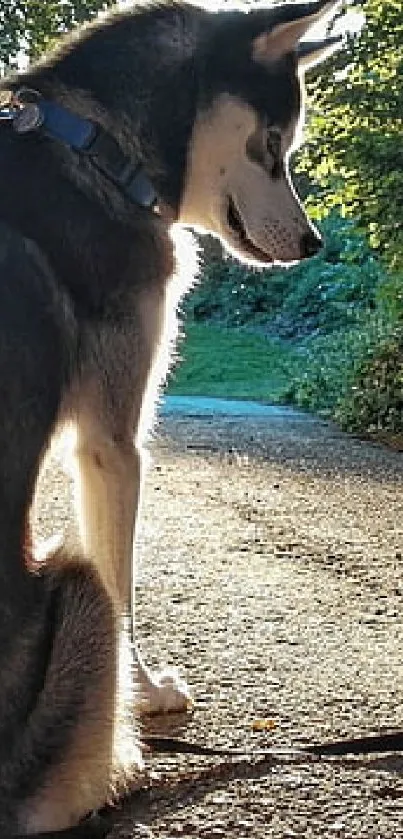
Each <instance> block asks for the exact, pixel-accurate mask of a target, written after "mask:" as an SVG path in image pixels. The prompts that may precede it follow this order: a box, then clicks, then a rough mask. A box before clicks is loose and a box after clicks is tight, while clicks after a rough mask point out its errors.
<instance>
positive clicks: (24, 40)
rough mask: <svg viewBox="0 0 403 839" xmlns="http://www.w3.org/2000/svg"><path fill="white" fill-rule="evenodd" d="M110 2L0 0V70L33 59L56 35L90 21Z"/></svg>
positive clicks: (105, 0)
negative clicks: (24, 58) (24, 57)
mask: <svg viewBox="0 0 403 839" xmlns="http://www.w3.org/2000/svg"><path fill="white" fill-rule="evenodd" d="M111 5H112V2H111V0H0V70H1V71H2V72H3V73H4V72H5V71H7V69H9V68H15V67H16V66H17V64H18V61H19V59H20V58H21V55H25V56H27V57H28V58H30V59H33V58H36V57H37V56H38V55H40V53H42V52H43V51H44V50H45V49H46V48H47V47H49V45H51V44H52V43H53V42H54V41H55V40H56V39H57V38H58V37H59V36H60V35H62V34H63V33H64V32H68V31H69V30H70V29H72V28H73V27H74V26H77V24H80V23H83V22H84V21H87V20H91V19H92V18H93V17H95V16H96V15H97V14H98V12H99V11H101V10H103V9H106V8H107V7H108V6H111Z"/></svg>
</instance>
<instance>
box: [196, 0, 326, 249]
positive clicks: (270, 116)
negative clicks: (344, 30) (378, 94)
mask: <svg viewBox="0 0 403 839" xmlns="http://www.w3.org/2000/svg"><path fill="white" fill-rule="evenodd" d="M335 5H336V2H335V0H332V1H331V2H329V0H317V2H311V3H302V4H301V3H296V4H295V3H294V4H286V5H280V6H274V7H273V8H271V9H269V10H267V9H266V10H264V9H255V10H252V11H250V12H249V13H247V14H245V13H241V12H233V13H231V12H223V13H218V14H217V16H216V20H215V22H214V26H213V27H212V30H210V33H209V38H208V39H206V43H205V44H204V47H203V49H202V50H201V51H200V53H199V56H198V75H199V80H200V92H199V97H200V98H199V110H198V115H197V117H196V121H195V124H194V128H193V134H192V137H191V142H190V148H189V151H188V159H187V170H186V177H185V184H184V190H183V195H182V201H181V209H180V221H182V222H184V223H186V224H190V225H192V226H194V227H196V228H198V229H201V230H204V231H208V232H210V233H213V234H215V235H217V236H219V237H220V239H221V240H222V242H223V243H224V245H225V246H226V247H227V249H229V250H230V252H232V253H234V254H235V255H236V256H237V257H238V258H240V259H241V260H242V261H247V262H250V263H252V264H259V265H268V264H273V263H274V262H280V263H289V262H292V261H295V260H300V259H304V258H306V257H309V256H312V255H313V254H315V253H316V252H317V251H318V250H319V248H320V246H321V238H320V235H319V233H318V231H317V230H316V229H315V227H314V226H313V225H312V224H311V222H310V221H309V220H308V218H307V216H306V213H305V211H304V209H303V207H302V205H301V203H300V201H299V199H298V196H297V194H296V192H295V189H294V187H293V185H292V183H291V179H290V175H289V169H288V161H289V157H290V154H291V152H292V150H293V149H294V148H295V147H296V145H297V143H298V140H299V134H300V128H301V123H302V121H303V90H302V79H303V74H304V71H305V70H306V69H307V68H309V67H311V66H313V65H314V64H317V63H318V62H319V61H320V60H321V59H323V58H324V57H325V56H326V55H328V54H329V53H330V52H331V51H332V50H333V49H334V48H335V46H336V42H337V41H338V39H335V38H327V39H326V40H324V41H322V42H315V43H309V42H306V41H305V42H304V41H301V39H303V38H304V37H305V36H306V34H307V33H308V31H309V29H310V27H311V26H312V25H313V24H315V23H316V22H317V21H318V20H320V19H321V18H322V17H323V16H325V15H328V14H329V12H332V10H334V7H335Z"/></svg>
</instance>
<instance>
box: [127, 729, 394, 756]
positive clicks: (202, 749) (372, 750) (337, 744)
mask: <svg viewBox="0 0 403 839" xmlns="http://www.w3.org/2000/svg"><path fill="white" fill-rule="evenodd" d="M142 742H143V743H144V745H145V746H147V747H148V748H149V749H150V752H151V753H153V754H189V755H200V756H205V757H238V758H248V757H249V758H254V757H258V758H264V757H268V758H269V757H279V758H287V757H290V758H292V757H307V756H309V755H311V756H312V755H313V756H315V757H318V758H321V757H347V756H348V755H361V756H365V755H370V754H390V753H401V752H403V731H394V732H388V733H385V734H376V735H371V736H369V737H353V738H350V739H346V740H334V741H331V742H325V743H313V744H308V745H306V746H297V747H295V748H285V749H282V748H281V747H276V746H274V747H273V748H268V749H261V748H258V749H254V748H248V749H246V748H245V749H243V748H241V749H239V748H226V747H223V748H220V747H216V746H205V745H202V744H199V743H192V742H190V741H188V740H175V739H174V738H171V737H142Z"/></svg>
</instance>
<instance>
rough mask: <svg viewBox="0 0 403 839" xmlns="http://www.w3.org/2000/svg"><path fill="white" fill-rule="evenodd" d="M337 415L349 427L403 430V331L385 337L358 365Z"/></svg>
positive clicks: (337, 408)
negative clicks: (387, 337)
mask: <svg viewBox="0 0 403 839" xmlns="http://www.w3.org/2000/svg"><path fill="white" fill-rule="evenodd" d="M334 417H335V419H336V421H337V422H339V423H340V425H341V426H342V427H343V428H345V429H346V430H348V431H363V430H366V431H370V432H373V431H379V430H382V431H389V432H393V433H401V432H403V332H400V334H395V335H394V336H391V337H390V338H389V339H387V340H384V341H383V342H382V343H381V344H380V345H379V346H377V347H375V348H374V349H373V351H372V352H371V354H370V357H369V358H368V359H366V360H363V361H362V362H361V364H358V365H357V367H356V371H355V375H354V377H353V379H352V382H351V386H350V388H349V389H348V391H347V392H346V394H345V395H344V397H343V398H342V399H340V400H339V401H338V404H337V405H336V408H335V412H334Z"/></svg>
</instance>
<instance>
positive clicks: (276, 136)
mask: <svg viewBox="0 0 403 839" xmlns="http://www.w3.org/2000/svg"><path fill="white" fill-rule="evenodd" d="M266 148H267V151H268V152H269V154H270V155H271V156H272V158H273V160H275V161H278V160H280V159H281V134H280V132H279V131H275V130H274V129H270V130H269V131H268V132H267V139H266Z"/></svg>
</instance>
